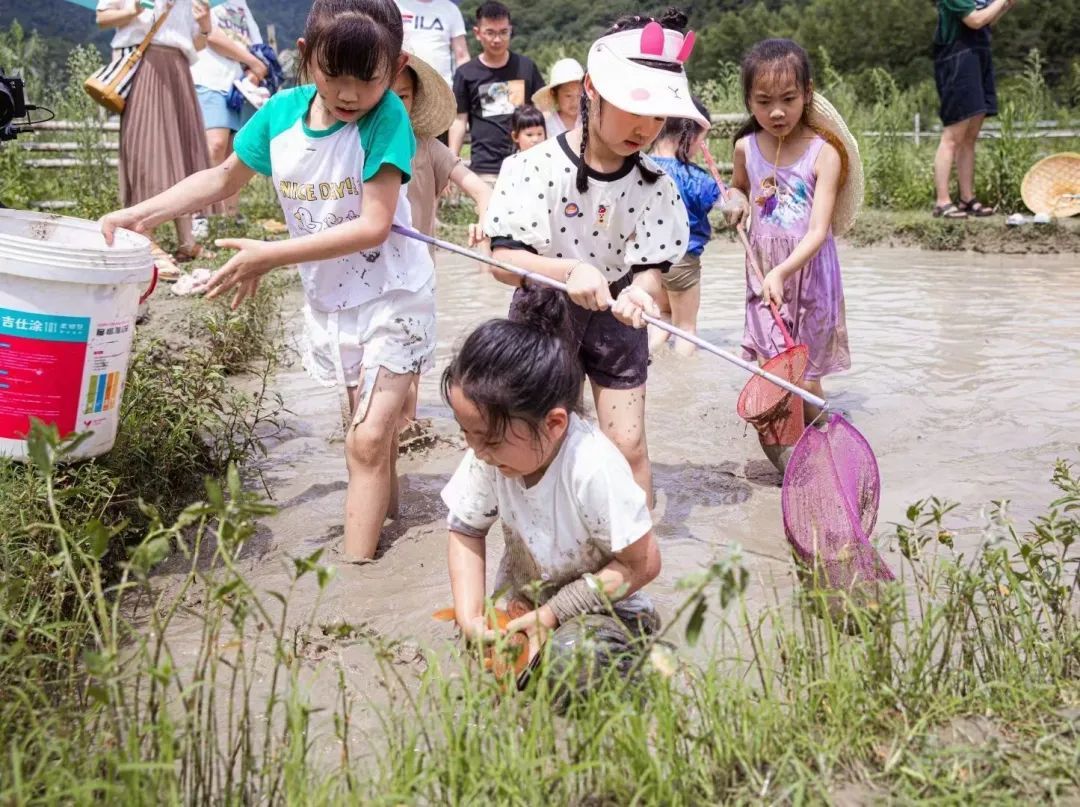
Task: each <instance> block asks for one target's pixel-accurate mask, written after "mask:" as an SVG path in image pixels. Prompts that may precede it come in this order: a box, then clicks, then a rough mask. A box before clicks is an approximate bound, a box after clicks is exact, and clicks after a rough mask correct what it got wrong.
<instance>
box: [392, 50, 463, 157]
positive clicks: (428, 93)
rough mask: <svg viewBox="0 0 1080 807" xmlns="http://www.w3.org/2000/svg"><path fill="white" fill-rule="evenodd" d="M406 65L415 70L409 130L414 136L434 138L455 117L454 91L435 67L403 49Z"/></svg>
mask: <svg viewBox="0 0 1080 807" xmlns="http://www.w3.org/2000/svg"><path fill="white" fill-rule="evenodd" d="M405 55H406V56H408V57H409V61H408V66H409V67H411V68H412V69H413V70H414V71H415V72H416V90H415V94H414V97H413V104H412V112H410V113H409V120H411V121H412V127H413V132H415V133H416V136H417V137H436V136H438V135H441V134H442V133H443V132H445V131H446V130H447V129H449V128H450V124H451V123H453V122H454V118H455V117H457V101H456V100H455V98H454V91H453V90H451V89H450V85H449V84H447V83H446V79H444V78H443V77H442V75H441V74H440V73H439V71H438V70H436V69H435V68H434V67H432V66H431V65H429V64H428V63H427V62H425V61H424V60H423V59H421V58H420V57H419V56H417V55H416V54H415V53H410V52H409V51H408V50H406V51H405Z"/></svg>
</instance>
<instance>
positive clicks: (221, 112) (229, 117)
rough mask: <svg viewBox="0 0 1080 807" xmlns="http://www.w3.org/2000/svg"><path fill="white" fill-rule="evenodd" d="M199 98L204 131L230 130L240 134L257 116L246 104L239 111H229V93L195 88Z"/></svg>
mask: <svg viewBox="0 0 1080 807" xmlns="http://www.w3.org/2000/svg"><path fill="white" fill-rule="evenodd" d="M195 92H196V93H197V94H198V96H199V108H200V109H202V116H203V128H204V129H229V130H230V131H233V132H239V131H240V129H241V127H242V126H243V125H244V124H245V123H247V122H248V121H249V120H250V119H251V116H252V115H254V114H255V108H254V107H252V106H251V104H248V103H245V104H244V106H243V107H242V108H241V109H240V110H239V111H237V110H233V109H229V106H228V104H226V103H225V101H226V99H227V98H228V97H229V94H228V93H224V92H218V91H217V90H211V89H210V88H209V87H199V86H196V87H195Z"/></svg>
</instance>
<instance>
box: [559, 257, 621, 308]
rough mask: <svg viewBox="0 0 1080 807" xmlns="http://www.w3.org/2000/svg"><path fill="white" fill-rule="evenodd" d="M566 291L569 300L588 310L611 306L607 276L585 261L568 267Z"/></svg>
mask: <svg viewBox="0 0 1080 807" xmlns="http://www.w3.org/2000/svg"><path fill="white" fill-rule="evenodd" d="M566 293H567V294H569V295H570V299H571V300H573V301H574V302H575V303H577V304H578V305H580V306H581V307H582V308H587V309H589V310H590V311H603V310H604V309H605V308H610V307H611V303H612V300H611V290H610V289H608V281H607V278H606V277H605V276H604V273H603V272H601V271H600V270H599V269H597V268H596V267H595V266H590V265H589V264H587V263H582V262H578V263H576V264H574V265H573V266H572V267H570V273H569V275H568V276H567V278H566Z"/></svg>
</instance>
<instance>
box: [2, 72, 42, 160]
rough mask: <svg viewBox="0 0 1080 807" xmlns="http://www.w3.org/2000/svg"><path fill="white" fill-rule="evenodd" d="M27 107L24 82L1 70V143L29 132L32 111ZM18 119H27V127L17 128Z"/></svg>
mask: <svg viewBox="0 0 1080 807" xmlns="http://www.w3.org/2000/svg"><path fill="white" fill-rule="evenodd" d="M34 108H35V107H27V105H26V94H25V92H24V91H23V80H22V79H21V78H15V77H14V76H6V75H4V70H3V68H0V142H2V141H4V140H14V139H15V137H16V136H17V135H18V134H19V133H20V132H23V131H28V130H29V124H30V120H29V116H28V114H27V113H28V112H29V110H30V109H34ZM17 118H26V119H27V121H26V123H27V125H26V126H16V125H15V124H14V123H13V121H14V120H16V119H17Z"/></svg>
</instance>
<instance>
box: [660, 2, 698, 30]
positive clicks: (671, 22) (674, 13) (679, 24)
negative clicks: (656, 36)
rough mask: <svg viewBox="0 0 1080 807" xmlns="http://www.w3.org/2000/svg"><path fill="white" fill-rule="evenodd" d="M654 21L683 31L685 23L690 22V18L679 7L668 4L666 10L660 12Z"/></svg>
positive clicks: (671, 28)
mask: <svg viewBox="0 0 1080 807" xmlns="http://www.w3.org/2000/svg"><path fill="white" fill-rule="evenodd" d="M656 21H657V22H658V23H660V24H661V25H662V26H663V27H664V28H668V29H670V30H672V31H678V32H679V33H684V32H685V31H686V26H687V24H688V23H689V22H690V18H689V17H687V16H686V12H685V11H683V10H682V9H681V8H675V7H674V6H669V7H668V10H667V11H665V12H664V13H663V14H661V15H660V16H659V17H658V18H657V20H656Z"/></svg>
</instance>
